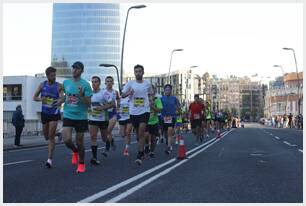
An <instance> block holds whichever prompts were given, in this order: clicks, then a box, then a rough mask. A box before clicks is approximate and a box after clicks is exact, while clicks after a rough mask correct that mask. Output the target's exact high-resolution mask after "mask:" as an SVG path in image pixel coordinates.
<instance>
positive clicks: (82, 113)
mask: <svg viewBox="0 0 306 206" xmlns="http://www.w3.org/2000/svg"><path fill="white" fill-rule="evenodd" d="M63 85H64V92H65V94H66V99H65V104H64V118H69V119H72V120H87V112H88V107H87V105H85V104H84V103H83V102H82V100H81V97H80V92H79V89H78V87H82V89H83V91H84V96H85V97H90V96H91V95H92V90H91V87H90V84H89V83H88V82H87V81H86V80H84V79H80V80H79V81H77V82H74V81H73V80H71V79H68V80H65V81H64V82H63Z"/></svg>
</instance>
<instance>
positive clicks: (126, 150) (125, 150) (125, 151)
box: [123, 148, 129, 156]
mask: <svg viewBox="0 0 306 206" xmlns="http://www.w3.org/2000/svg"><path fill="white" fill-rule="evenodd" d="M123 155H124V156H129V150H128V149H127V148H125V149H124V151H123Z"/></svg>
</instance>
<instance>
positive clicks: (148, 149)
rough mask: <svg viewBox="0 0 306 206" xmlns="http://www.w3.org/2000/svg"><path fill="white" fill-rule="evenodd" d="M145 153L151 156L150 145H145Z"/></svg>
mask: <svg viewBox="0 0 306 206" xmlns="http://www.w3.org/2000/svg"><path fill="white" fill-rule="evenodd" d="M144 152H145V154H149V152H150V147H149V145H145V148H144Z"/></svg>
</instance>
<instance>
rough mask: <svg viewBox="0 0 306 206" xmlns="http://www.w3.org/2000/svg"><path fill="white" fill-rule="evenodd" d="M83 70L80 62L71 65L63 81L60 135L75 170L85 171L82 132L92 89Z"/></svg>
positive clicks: (86, 125)
mask: <svg viewBox="0 0 306 206" xmlns="http://www.w3.org/2000/svg"><path fill="white" fill-rule="evenodd" d="M83 72H84V65H83V63H82V62H79V61H77V62H75V63H74V64H73V65H72V79H67V80H65V81H64V82H63V86H64V93H65V96H64V99H65V104H64V114H63V131H62V135H63V138H64V142H65V144H66V146H67V147H68V148H69V149H70V150H72V152H73V154H72V161H71V162H72V164H73V165H76V164H78V167H77V172H78V173H82V172H85V170H86V169H85V148H84V132H85V131H87V130H88V107H89V106H90V105H91V96H92V90H91V87H90V84H89V83H88V82H87V81H86V80H84V79H82V78H81V75H82V73H83ZM73 129H75V131H76V145H75V144H74V143H73V141H72V130H73Z"/></svg>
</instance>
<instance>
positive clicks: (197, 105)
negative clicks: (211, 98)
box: [189, 94, 204, 145]
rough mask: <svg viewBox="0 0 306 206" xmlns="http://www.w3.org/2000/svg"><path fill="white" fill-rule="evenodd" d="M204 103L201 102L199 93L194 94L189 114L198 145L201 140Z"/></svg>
mask: <svg viewBox="0 0 306 206" xmlns="http://www.w3.org/2000/svg"><path fill="white" fill-rule="evenodd" d="M203 109H204V105H203V104H202V103H201V102H200V99H199V95H198V94H196V95H194V102H192V103H191V104H190V105H189V114H190V122H191V129H192V133H193V134H194V135H195V136H196V145H199V144H200V141H201V125H202V115H203Z"/></svg>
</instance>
